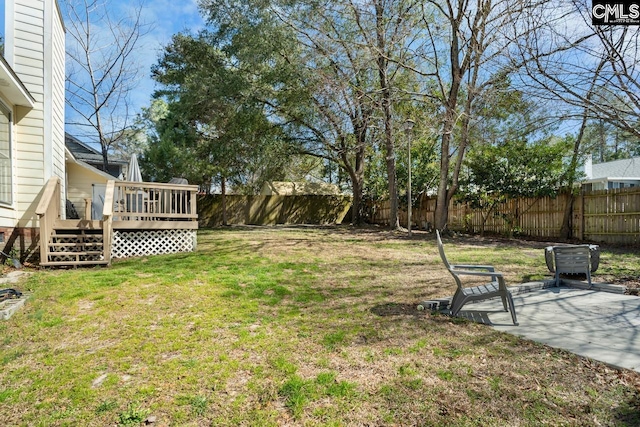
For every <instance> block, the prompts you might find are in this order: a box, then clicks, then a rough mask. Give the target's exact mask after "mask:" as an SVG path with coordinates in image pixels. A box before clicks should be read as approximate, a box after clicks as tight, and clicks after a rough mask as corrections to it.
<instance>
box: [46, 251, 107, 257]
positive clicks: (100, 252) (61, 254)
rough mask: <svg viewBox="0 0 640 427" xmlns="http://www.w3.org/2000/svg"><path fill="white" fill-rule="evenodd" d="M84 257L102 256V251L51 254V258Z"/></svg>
mask: <svg viewBox="0 0 640 427" xmlns="http://www.w3.org/2000/svg"><path fill="white" fill-rule="evenodd" d="M82 255H102V251H78V252H69V251H65V252H62V251H60V252H55V251H54V252H49V256H82Z"/></svg>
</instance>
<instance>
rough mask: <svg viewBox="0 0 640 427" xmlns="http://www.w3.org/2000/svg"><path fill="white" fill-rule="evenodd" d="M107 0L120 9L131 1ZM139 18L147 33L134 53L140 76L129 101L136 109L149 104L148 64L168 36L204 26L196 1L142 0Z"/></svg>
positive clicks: (155, 56)
mask: <svg viewBox="0 0 640 427" xmlns="http://www.w3.org/2000/svg"><path fill="white" fill-rule="evenodd" d="M109 1H110V3H112V7H114V8H121V9H124V10H126V8H127V7H129V4H131V3H132V2H131V0H109ZM134 2H135V1H134ZM143 20H144V22H145V23H147V24H150V25H151V32H150V33H149V34H147V35H146V36H145V38H144V40H143V41H142V43H141V49H140V52H139V55H138V60H139V61H140V66H141V67H142V75H143V79H142V80H141V81H140V84H139V86H138V88H137V90H136V91H134V93H133V98H132V101H133V104H134V107H135V108H136V111H139V109H140V108H141V107H145V106H147V105H148V104H149V100H150V99H151V95H152V93H153V91H154V82H153V80H152V79H151V77H150V74H151V66H152V65H154V64H155V63H157V61H158V58H159V55H160V53H161V52H162V49H163V47H164V46H166V45H167V44H168V43H169V42H170V41H171V36H172V35H174V34H176V33H178V32H183V31H191V32H197V31H198V30H200V29H201V28H202V27H203V26H204V21H203V19H202V17H201V16H200V15H199V13H198V5H197V0H145V2H144V6H143Z"/></svg>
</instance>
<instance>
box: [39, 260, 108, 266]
mask: <svg viewBox="0 0 640 427" xmlns="http://www.w3.org/2000/svg"><path fill="white" fill-rule="evenodd" d="M107 264H108V262H107V261H104V260H98V261H47V262H41V263H40V265H41V266H44V267H54V266H67V267H73V266H75V265H107Z"/></svg>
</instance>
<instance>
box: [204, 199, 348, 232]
mask: <svg viewBox="0 0 640 427" xmlns="http://www.w3.org/2000/svg"><path fill="white" fill-rule="evenodd" d="M350 208H351V197H350V196H317V195H304V196H238V195H231V196H226V212H227V224H229V225H231V224H252V225H275V224H340V223H342V222H343V221H348V220H349V219H348V217H347V214H348V212H349V209H350ZM198 218H199V222H200V226H202V227H213V226H217V225H221V224H222V196H221V195H219V194H214V195H206V196H199V197H198Z"/></svg>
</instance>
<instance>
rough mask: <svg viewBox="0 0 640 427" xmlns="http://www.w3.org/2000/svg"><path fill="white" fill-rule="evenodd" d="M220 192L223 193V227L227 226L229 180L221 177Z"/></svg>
mask: <svg viewBox="0 0 640 427" xmlns="http://www.w3.org/2000/svg"><path fill="white" fill-rule="evenodd" d="M220 192H221V193H222V225H228V224H227V179H226V178H225V177H224V176H222V177H220Z"/></svg>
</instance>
